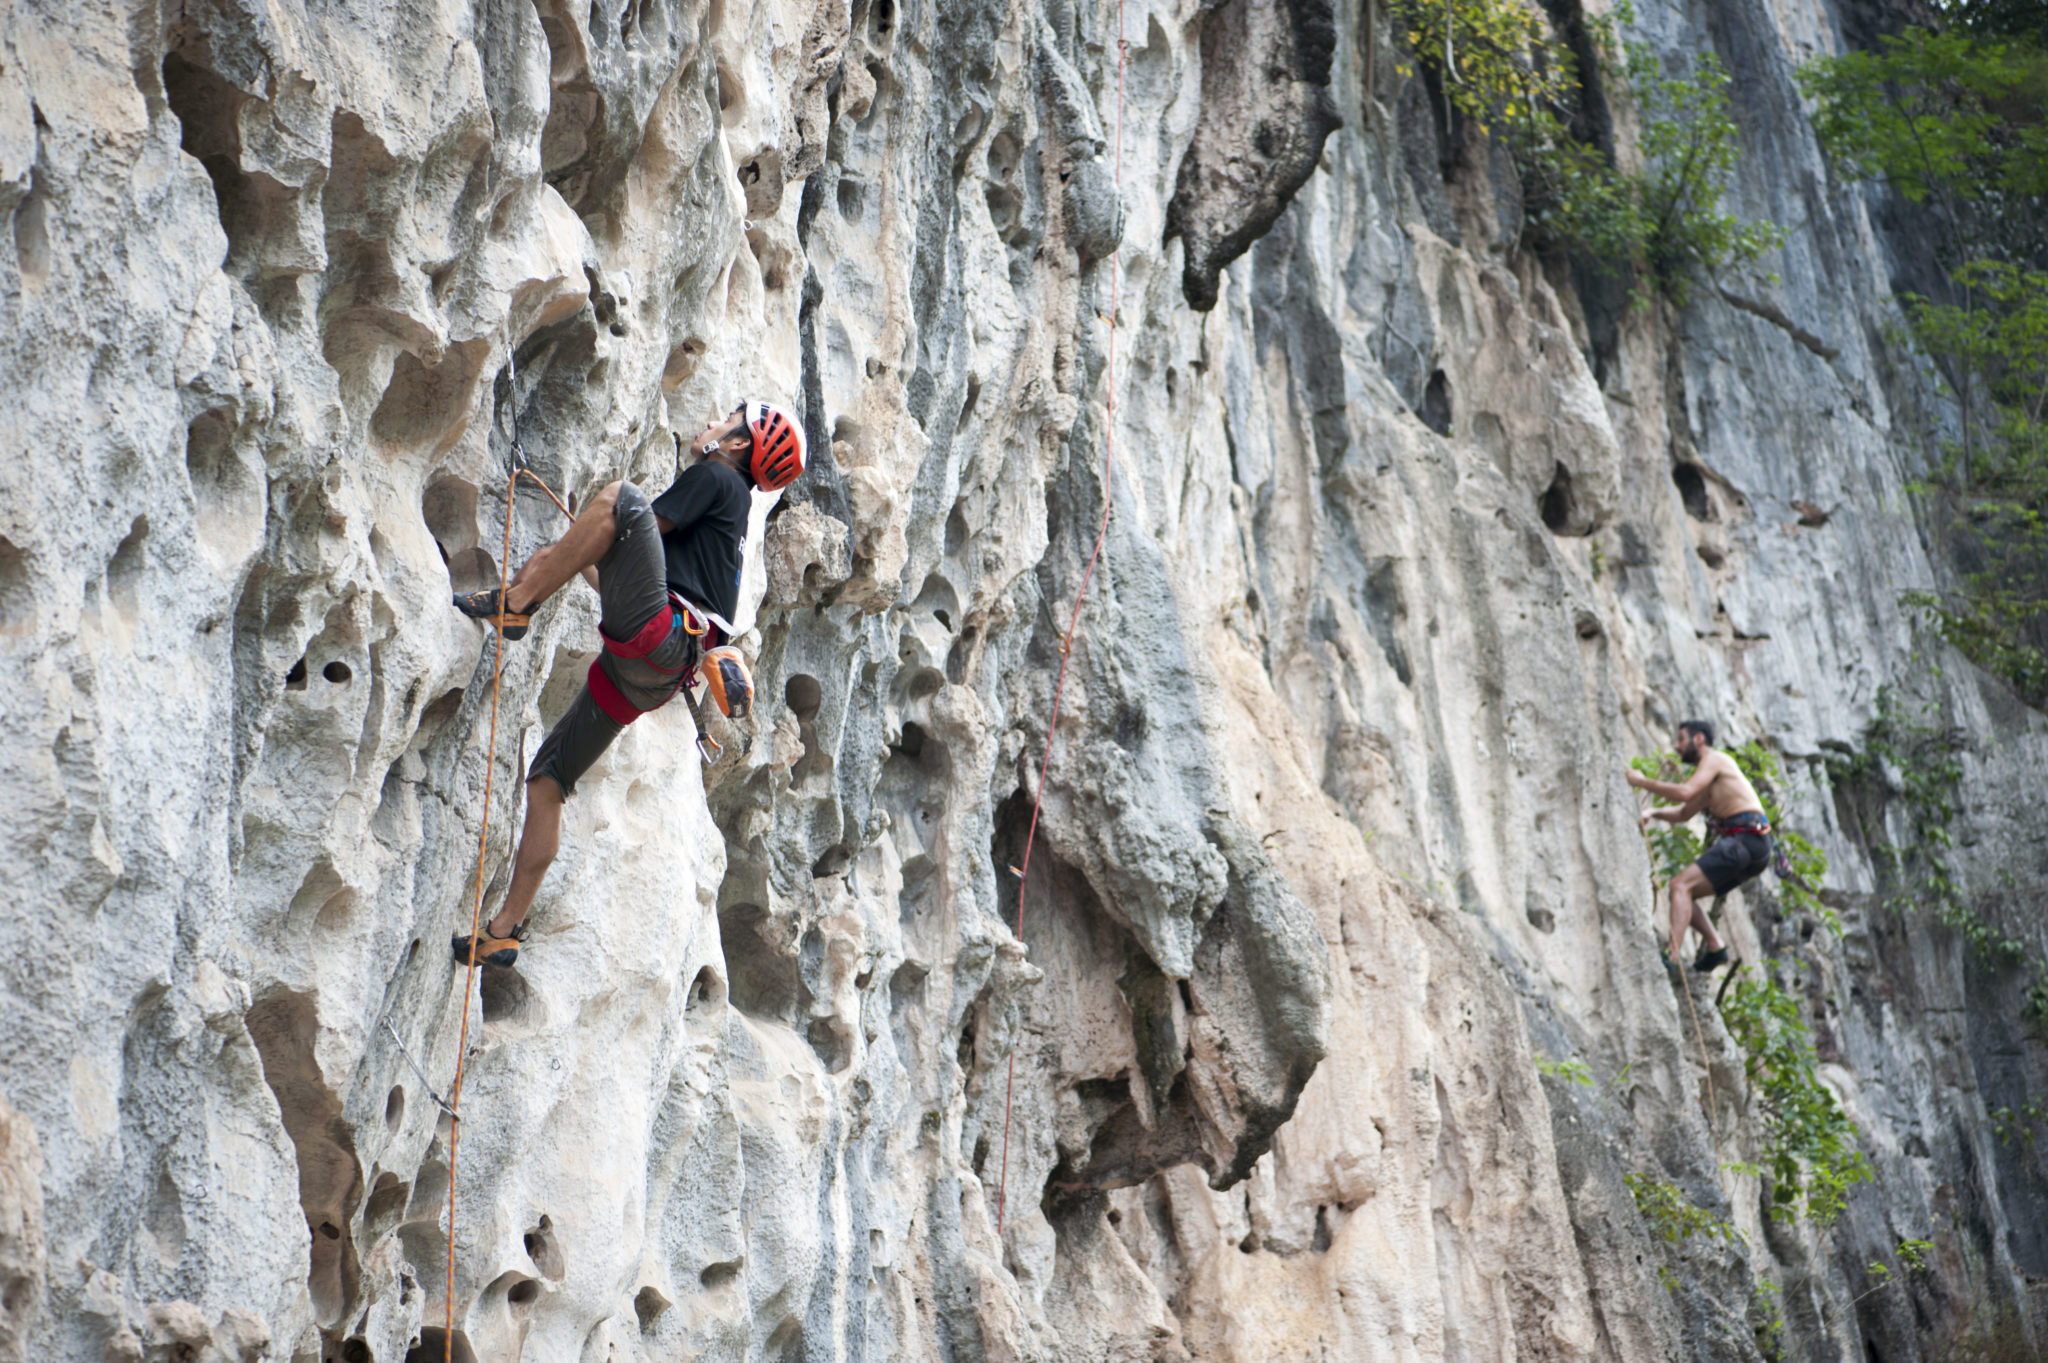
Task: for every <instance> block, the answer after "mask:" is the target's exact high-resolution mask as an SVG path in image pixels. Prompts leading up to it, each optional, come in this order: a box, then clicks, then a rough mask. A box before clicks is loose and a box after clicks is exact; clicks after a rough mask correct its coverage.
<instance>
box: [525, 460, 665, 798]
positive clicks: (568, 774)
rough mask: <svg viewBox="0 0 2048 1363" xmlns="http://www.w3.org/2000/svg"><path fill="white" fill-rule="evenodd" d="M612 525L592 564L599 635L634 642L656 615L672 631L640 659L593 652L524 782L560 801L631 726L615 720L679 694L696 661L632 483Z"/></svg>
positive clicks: (655, 528) (648, 507) (654, 531)
mask: <svg viewBox="0 0 2048 1363" xmlns="http://www.w3.org/2000/svg"><path fill="white" fill-rule="evenodd" d="M612 519H613V522H614V525H615V533H614V536H613V539H612V547H611V548H609V549H607V550H606V551H605V555H604V557H603V558H601V559H599V560H598V561H597V593H598V596H599V597H600V598H601V600H602V605H601V607H600V610H599V616H598V628H599V629H601V630H603V631H604V634H605V636H606V637H607V638H609V639H613V640H615V641H618V642H620V643H625V642H627V641H630V640H633V639H636V638H639V637H640V636H641V635H642V634H643V632H644V631H647V630H649V629H650V627H651V626H652V624H653V622H654V621H655V620H656V619H657V618H658V617H660V616H664V615H667V616H669V618H670V625H669V629H668V631H667V637H666V638H663V639H661V641H660V642H659V643H657V644H656V645H655V646H654V647H653V648H651V649H649V650H648V652H647V654H646V655H645V656H644V657H640V658H628V657H623V656H621V655H619V654H617V653H614V652H612V651H611V650H610V649H606V650H604V651H603V652H602V653H599V654H598V655H597V661H596V662H594V663H592V664H591V672H592V676H591V677H589V678H587V679H586V680H585V681H584V683H583V688H582V689H581V690H580V691H578V692H577V693H576V699H575V700H574V701H572V702H571V703H570V705H569V708H568V710H567V711H566V712H565V713H564V714H563V715H562V717H561V718H560V719H558V720H556V721H555V727H554V728H552V729H550V730H548V736H547V737H546V738H544V739H542V740H541V744H540V751H539V752H536V753H535V754H534V755H533V765H532V766H530V767H528V768H527V771H526V779H527V780H529V781H537V780H539V779H540V778H541V777H543V776H546V777H549V778H550V779H552V780H553V781H554V783H555V784H556V785H558V786H560V787H561V788H562V794H563V795H565V796H566V795H572V794H574V793H575V791H576V782H577V780H578V779H579V778H580V777H581V776H582V775H583V773H584V772H586V771H589V770H590V765H591V763H593V762H595V761H597V759H598V758H599V757H601V756H603V754H604V750H605V749H606V748H609V747H610V746H611V745H612V740H613V739H615V738H617V737H618V736H619V733H620V731H621V730H623V729H624V728H625V727H626V725H627V724H629V723H631V722H632V721H631V719H626V718H621V717H620V716H622V715H632V716H635V717H637V716H638V715H641V714H645V713H646V712H647V711H649V710H658V709H660V708H661V707H662V706H664V705H666V704H668V702H669V701H670V700H671V699H673V698H674V697H675V694H676V692H677V691H678V690H679V689H680V688H681V683H682V675H683V671H684V669H686V668H687V667H689V665H690V664H691V663H694V662H696V661H697V657H698V646H697V640H696V638H695V637H693V636H692V635H690V634H688V633H686V632H684V630H683V629H682V628H681V627H680V622H678V621H676V620H675V619H674V616H673V613H672V612H671V610H670V606H669V599H668V558H667V556H666V555H665V554H664V553H663V552H662V547H661V527H660V525H658V524H657V523H656V522H655V519H654V507H653V505H652V504H651V503H650V502H649V501H648V500H647V494H646V493H644V492H642V491H641V490H640V489H639V488H638V487H637V486H635V485H634V484H632V483H621V484H619V495H618V500H617V502H616V503H615V504H614V505H613V507H612ZM593 683H594V684H595V685H597V687H598V688H599V689H601V690H603V691H605V692H606V696H605V698H604V700H603V701H600V700H599V698H598V697H597V696H595V695H593V694H592V692H591V687H592V685H593Z"/></svg>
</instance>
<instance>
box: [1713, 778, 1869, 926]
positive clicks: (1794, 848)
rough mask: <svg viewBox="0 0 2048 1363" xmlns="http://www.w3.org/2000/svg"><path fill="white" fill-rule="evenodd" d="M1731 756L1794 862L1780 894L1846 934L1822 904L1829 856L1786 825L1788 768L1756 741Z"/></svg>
mask: <svg viewBox="0 0 2048 1363" xmlns="http://www.w3.org/2000/svg"><path fill="white" fill-rule="evenodd" d="M1728 755H1729V756H1730V757H1732V758H1734V759H1735V765H1736V767H1737V768H1738V769H1739V770H1740V771H1741V772H1742V774H1743V775H1744V776H1746V777H1748V778H1749V783H1750V785H1752V786H1754V787H1756V796H1757V799H1758V801H1759V802H1761V803H1762V805H1763V807H1764V817H1765V818H1766V819H1769V820H1770V821H1771V838H1772V840H1773V841H1775V842H1776V843H1777V844H1778V845H1779V846H1780V847H1781V848H1782V849H1784V852H1785V858H1786V860H1787V861H1789V862H1791V863H1792V877H1791V879H1789V880H1785V879H1781V880H1780V881H1779V882H1778V894H1779V896H1780V897H1781V898H1782V899H1783V900H1784V901H1785V905H1786V907H1787V908H1789V909H1791V910H1793V911H1794V912H1795V913H1810V914H1812V915H1813V916H1814V917H1816V918H1818V919H1820V921H1821V922H1823V923H1825V924H1827V926H1828V928H1829V929H1830V930H1831V931H1832V932H1833V933H1834V934H1835V935H1836V936H1837V937H1839V936H1841V935H1842V920H1841V919H1840V918H1839V917H1837V916H1836V914H1835V911H1834V910H1833V909H1831V908H1829V907H1827V905H1825V904H1823V903H1821V902H1820V888H1819V887H1820V883H1821V881H1823V880H1825V879H1826V878H1827V874H1828V854H1827V853H1825V852H1823V851H1821V850H1820V848H1819V847H1817V846H1815V845H1814V843H1813V840H1812V839H1810V838H1808V837H1807V836H1806V835H1805V834H1803V833H1801V832H1800V831H1799V830H1798V829H1796V828H1793V827H1792V826H1791V825H1790V824H1788V823H1786V822H1785V803H1784V798H1783V792H1785V791H1786V790H1787V789H1788V788H1789V787H1790V785H1791V782H1790V781H1788V780H1787V779H1786V777H1785V768H1784V765H1783V764H1782V763H1780V762H1779V761H1778V756H1777V754H1776V753H1774V752H1772V751H1770V749H1768V748H1766V747H1764V745H1763V744H1761V743H1759V742H1758V741H1757V740H1755V739H1753V738H1752V739H1751V740H1750V741H1749V742H1747V743H1745V744H1743V745H1742V746H1741V747H1739V748H1730V749H1729V750H1728Z"/></svg>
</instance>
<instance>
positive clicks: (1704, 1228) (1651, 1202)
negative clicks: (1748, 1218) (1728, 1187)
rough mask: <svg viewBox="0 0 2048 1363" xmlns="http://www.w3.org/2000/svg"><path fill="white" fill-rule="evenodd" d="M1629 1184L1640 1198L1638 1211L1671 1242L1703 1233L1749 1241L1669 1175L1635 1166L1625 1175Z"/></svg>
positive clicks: (1734, 1241) (1651, 1228) (1656, 1233)
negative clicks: (1695, 1202)
mask: <svg viewBox="0 0 2048 1363" xmlns="http://www.w3.org/2000/svg"><path fill="white" fill-rule="evenodd" d="M1621 1181H1622V1182H1623V1183H1626V1184H1627V1185H1628V1190H1629V1194H1630V1195H1631V1196H1633V1197H1634V1198H1635V1200H1636V1211H1637V1213H1638V1214H1639V1215H1641V1217H1642V1218H1643V1225H1644V1226H1645V1227H1647V1228H1648V1230H1649V1232H1650V1234H1651V1236H1652V1237H1653V1238H1655V1239H1658V1240H1662V1241H1663V1242H1664V1243H1665V1244H1667V1245H1679V1244H1683V1243H1685V1242H1686V1241H1687V1240H1690V1239H1692V1237H1693V1236H1695V1235H1703V1236H1705V1237H1706V1238H1707V1239H1709V1240H1719V1241H1721V1242H1723V1243H1725V1244H1730V1245H1739V1244H1743V1243H1746V1242H1745V1241H1744V1240H1743V1236H1742V1232H1741V1231H1739V1230H1737V1229H1736V1228H1735V1226H1734V1225H1733V1224H1732V1223H1730V1222H1728V1221H1724V1220H1722V1219H1721V1218H1720V1217H1718V1216H1716V1215H1714V1214H1713V1213H1712V1212H1710V1211H1708V1210H1707V1209H1706V1208H1704V1207H1695V1206H1694V1205H1693V1204H1692V1203H1691V1202H1690V1201H1688V1200H1687V1199H1686V1196H1685V1194H1684V1193H1682V1192H1680V1191H1679V1190H1678V1185H1677V1184H1675V1183H1672V1182H1670V1181H1669V1180H1668V1179H1661V1178H1657V1177H1655V1176H1654V1175H1651V1174H1639V1173H1637V1172H1636V1171H1635V1170H1633V1169H1631V1170H1630V1171H1629V1172H1627V1173H1625V1174H1623V1175H1622V1176H1621Z"/></svg>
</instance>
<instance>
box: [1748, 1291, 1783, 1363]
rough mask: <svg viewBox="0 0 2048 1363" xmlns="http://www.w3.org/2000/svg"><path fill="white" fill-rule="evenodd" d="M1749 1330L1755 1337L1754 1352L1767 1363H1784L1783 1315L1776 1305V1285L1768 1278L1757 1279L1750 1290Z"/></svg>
mask: <svg viewBox="0 0 2048 1363" xmlns="http://www.w3.org/2000/svg"><path fill="white" fill-rule="evenodd" d="M1749 1329H1750V1333H1751V1334H1752V1335H1754V1336H1755V1337H1756V1351H1757V1352H1758V1353H1760V1354H1762V1355H1763V1356H1764V1358H1765V1359H1766V1360H1768V1363H1784V1360H1785V1313H1784V1311H1783V1309H1782V1308H1781V1307H1780V1306H1779V1304H1778V1285H1777V1284H1776V1283H1774V1282H1772V1281H1771V1280H1770V1279H1768V1278H1760V1279H1758V1280H1757V1284H1756V1286H1755V1287H1753V1288H1751V1289H1750V1292H1749Z"/></svg>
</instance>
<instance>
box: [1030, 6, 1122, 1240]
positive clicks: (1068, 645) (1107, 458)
mask: <svg viewBox="0 0 2048 1363" xmlns="http://www.w3.org/2000/svg"><path fill="white" fill-rule="evenodd" d="M1130 55H1131V44H1130V42H1129V40H1127V39H1126V38H1125V37H1124V7H1123V3H1122V0H1118V3H1117V7H1116V193H1117V203H1118V205H1119V206H1121V205H1122V203H1123V192H1124V66H1125V64H1126V63H1127V62H1128V61H1129V60H1130ZM1121 256H1122V248H1121V246H1119V248H1118V249H1117V250H1115V251H1111V252H1110V253H1109V318H1108V321H1109V355H1108V363H1107V365H1106V366H1105V368H1104V371H1103V391H1104V392H1105V394H1106V395H1107V397H1106V408H1105V411H1104V418H1103V425H1102V523H1101V524H1100V525H1098V526H1097V527H1096V528H1095V547H1094V548H1093V549H1091V550H1089V551H1088V566H1087V567H1086V568H1084V569H1083V570H1082V572H1081V586H1080V589H1079V590H1077V591H1076V592H1075V593H1074V610H1073V613H1072V614H1071V615H1070V616H1069V617H1068V619H1067V632H1066V633H1065V634H1063V635H1061V636H1060V670H1059V676H1058V678H1057V679H1056V680H1055V681H1054V682H1053V688H1052V713H1051V716H1050V717H1049V718H1048V719H1047V721H1046V725H1045V755H1044V756H1043V757H1042V758H1040V759H1039V763H1038V785H1037V787H1036V788H1035V789H1033V791H1032V792H1031V822H1030V824H1029V826H1028V827H1027V828H1026V829H1025V833H1024V858H1023V861H1022V864H1020V865H1018V866H1015V867H1012V868H1011V870H1012V871H1013V872H1014V873H1015V874H1016V877H1017V941H1018V942H1019V943H1022V942H1023V940H1024V887H1025V885H1026V884H1027V881H1026V879H1025V877H1026V874H1027V873H1028V872H1029V871H1030V870H1031V848H1032V845H1033V844H1034V843H1035V842H1036V841H1037V839H1038V809H1039V802H1040V801H1041V800H1042V799H1043V798H1044V796H1045V776H1046V773H1047V771H1049V770H1050V769H1051V767H1052V740H1053V736H1054V734H1055V733H1056V732H1057V731H1058V729H1059V725H1060V697H1061V695H1062V694H1064V692H1065V691H1066V688H1067V663H1068V662H1069V661H1070V660H1071V658H1072V653H1073V642H1074V633H1075V631H1076V630H1078V629H1079V628H1080V627H1081V603H1082V602H1084V601H1086V600H1087V599H1088V584H1089V583H1090V582H1091V581H1092V580H1094V577H1095V564H1096V560H1098V559H1099V558H1101V557H1102V545H1103V541H1104V540H1106V539H1107V538H1108V537H1109V507H1110V486H1111V476H1112V474H1113V473H1114V471H1115V466H1116V325H1117V312H1118V307H1117V305H1118V287H1119V284H1120V283H1121V279H1120V272H1119V270H1118V261H1119V259H1120V258H1121ZM1016 1089H1017V1048H1016V1046H1015V1044H1014V1043H1013V1044H1012V1045H1011V1047H1010V1058H1009V1066H1008V1074H1007V1076H1006V1077H1005V1078H1004V1080H1003V1162H1002V1165H1001V1169H1000V1172H999V1173H998V1175H997V1182H996V1238H997V1239H1001V1238H1002V1234H1003V1220H1004V1217H1005V1215H1006V1214H1007V1213H1008V1211H1009V1202H1010V1115H1011V1104H1012V1100H1013V1099H1014V1098H1015V1096H1016Z"/></svg>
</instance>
